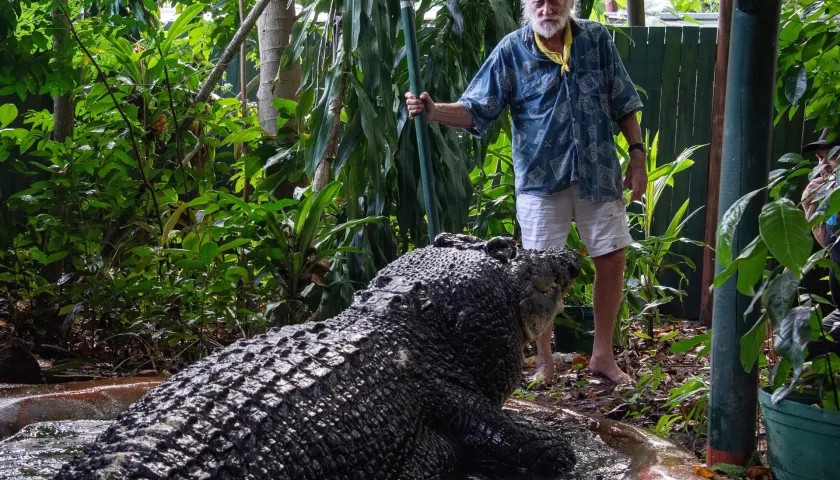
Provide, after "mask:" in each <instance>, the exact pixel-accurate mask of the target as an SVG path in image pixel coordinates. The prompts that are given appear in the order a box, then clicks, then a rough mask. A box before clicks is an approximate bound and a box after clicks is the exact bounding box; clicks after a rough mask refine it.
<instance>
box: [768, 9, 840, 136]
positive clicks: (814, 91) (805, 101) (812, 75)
mask: <svg viewBox="0 0 840 480" xmlns="http://www.w3.org/2000/svg"><path fill="white" fill-rule="evenodd" d="M838 18H840V0H788V1H786V2H784V3H783V4H782V13H781V25H780V30H779V57H778V60H777V64H778V67H777V69H778V74H777V78H778V80H777V81H776V95H775V105H776V111H777V112H778V113H777V116H776V120H775V121H776V123H778V122H779V121H780V120H781V119H782V118H783V117H784V115H787V116H788V117H789V118H793V116H794V115H795V114H796V113H797V111H799V110H803V109H804V116H805V118H806V119H813V120H815V121H816V122H815V128H816V129H817V130H818V131H819V130H822V129H823V128H833V127H834V126H835V125H838V124H840V110H838V109H837V107H836V103H837V102H836V99H837V98H838V96H840V82H838V75H839V74H840V73H839V72H840V71H838V69H837V61H838V55H840V31H839V30H838Z"/></svg>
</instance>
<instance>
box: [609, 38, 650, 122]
mask: <svg viewBox="0 0 840 480" xmlns="http://www.w3.org/2000/svg"><path fill="white" fill-rule="evenodd" d="M605 37H606V41H607V43H608V46H607V51H608V52H609V54H608V60H607V69H608V75H607V77H608V80H609V82H610V85H609V90H610V112H611V114H612V119H613V120H618V119H620V118H621V117H623V116H625V115H627V114H628V113H632V112H634V111H636V110H641V109H642V107H643V106H644V104H642V99H641V98H640V97H639V93H638V92H637V91H636V87H635V85H634V84H633V80H632V79H631V78H630V75H629V74H628V73H627V69H626V68H624V63H623V62H622V61H621V56H620V55H619V54H618V48H616V46H615V42H613V40H612V38H611V37H610V36H609V35H606V36H605Z"/></svg>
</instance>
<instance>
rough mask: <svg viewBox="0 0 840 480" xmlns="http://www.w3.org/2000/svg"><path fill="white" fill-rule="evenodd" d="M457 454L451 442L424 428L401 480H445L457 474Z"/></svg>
mask: <svg viewBox="0 0 840 480" xmlns="http://www.w3.org/2000/svg"><path fill="white" fill-rule="evenodd" d="M457 465H458V464H457V452H456V450H455V445H454V444H453V442H452V441H451V440H449V439H448V438H445V437H444V436H443V435H441V434H440V433H439V432H436V431H434V430H432V429H431V428H428V427H425V428H423V429H422V430H421V431H420V432H419V434H418V437H417V442H415V444H414V445H413V447H412V449H411V453H410V456H409V458H408V461H407V462H406V464H405V468H404V469H403V471H402V473H401V474H400V476H399V479H400V480H445V479H449V478H453V477H452V476H453V475H455V474H456V472H457Z"/></svg>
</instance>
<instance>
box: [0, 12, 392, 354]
mask: <svg viewBox="0 0 840 480" xmlns="http://www.w3.org/2000/svg"><path fill="white" fill-rule="evenodd" d="M203 9H204V6H203V5H202V4H195V5H191V6H188V7H186V8H184V9H183V10H182V11H181V12H180V14H179V16H178V17H177V18H176V20H175V21H174V22H173V23H171V24H170V25H168V26H167V27H166V28H164V27H161V26H157V25H154V24H151V25H149V24H143V23H140V22H137V21H132V22H130V23H131V25H132V27H136V28H138V29H139V32H140V35H139V37H135V38H131V39H129V38H130V37H128V36H127V35H126V32H127V31H128V30H127V27H126V26H125V25H123V24H117V25H114V24H112V23H110V22H109V21H105V20H103V19H102V18H99V17H92V18H85V19H82V20H78V19H76V18H75V17H74V16H73V14H72V10H66V11H65V12H66V13H67V16H68V17H70V18H72V19H73V22H72V23H71V32H70V33H71V34H72V37H71V38H72V39H73V42H74V46H75V48H76V49H77V52H78V55H77V56H75V57H71V58H73V59H74V60H73V62H74V63H73V64H72V65H70V67H71V69H70V70H71V71H73V72H74V73H73V75H74V76H77V79H76V80H74V81H73V82H72V84H74V85H75V84H76V83H77V82H78V87H74V88H73V89H72V97H73V98H72V99H73V103H74V105H75V109H74V117H75V118H74V120H75V128H74V129H73V130H72V134H71V136H70V137H68V138H67V139H66V140H64V141H56V140H54V139H53V138H52V135H51V134H52V128H53V117H52V115H51V114H49V113H48V112H46V111H39V110H30V111H19V109H18V107H16V106H15V105H13V104H5V105H0V169H2V170H4V172H5V173H12V174H13V175H16V176H18V177H23V178H28V179H30V180H29V181H28V185H26V186H25V187H24V188H22V189H19V190H17V191H14V192H10V195H9V196H8V201H4V202H1V203H0V205H1V207H0V295H2V296H6V297H9V298H10V299H12V300H13V301H12V302H11V303H10V304H11V305H12V306H13V307H15V308H18V311H16V312H14V315H15V318H14V320H15V322H16V323H19V324H20V325H21V326H22V327H25V328H22V329H21V330H22V331H26V332H29V333H30V334H31V335H32V337H33V338H34V339H35V340H36V341H37V342H56V341H61V340H62V339H63V340H65V341H67V342H73V343H72V345H73V346H74V347H75V348H76V349H80V350H81V351H82V352H88V353H89V352H91V351H93V350H97V351H99V353H100V354H104V355H109V356H113V357H114V358H115V360H120V362H122V361H128V363H130V364H132V366H133V367H137V368H139V366H140V365H143V364H148V363H149V362H151V365H152V366H153V368H158V369H161V368H169V367H175V368H177V366H178V365H180V364H181V363H182V362H186V363H189V362H191V361H193V360H195V358H196V357H198V356H201V355H205V354H207V353H208V352H209V351H210V350H212V349H213V348H215V347H216V346H218V345H221V344H224V343H227V342H229V341H231V340H233V339H234V338H237V337H240V336H250V335H253V334H256V333H259V332H262V331H264V330H265V329H266V328H267V327H269V326H271V325H275V324H284V323H294V322H299V321H302V320H305V319H307V318H310V317H311V316H313V315H315V314H316V313H317V312H321V313H322V314H323V312H335V311H337V310H340V309H341V308H342V307H343V306H345V305H346V304H347V303H349V300H350V298H351V296H352V290H353V288H354V287H355V286H356V285H354V284H352V283H351V280H349V276H350V271H349V270H350V266H349V264H348V257H347V254H348V253H349V252H353V253H354V254H355V255H356V261H358V259H359V258H362V259H363V258H367V256H366V254H365V253H364V252H362V251H361V250H360V249H358V248H353V247H352V246H351V244H352V243H353V242H354V240H355V238H356V237H357V235H358V233H359V231H360V229H361V228H362V227H363V226H364V225H378V224H380V223H383V221H384V223H385V224H386V225H387V219H386V218H381V217H374V216H357V217H354V218H353V219H350V220H348V218H347V214H346V209H347V207H346V205H348V204H353V203H355V202H348V201H347V198H349V197H347V196H346V195H345V192H346V191H347V189H346V185H345V184H344V183H342V182H333V183H332V184H329V185H328V186H327V188H325V189H324V190H322V191H321V192H317V193H313V192H311V191H310V190H309V189H301V190H300V191H299V192H297V194H296V195H294V196H293V195H291V194H290V195H288V196H287V197H286V198H279V197H278V196H276V195H275V193H277V191H278V188H277V184H278V180H279V179H285V180H287V181H294V180H296V179H297V178H298V177H295V172H294V170H295V169H296V165H297V164H296V163H295V161H294V158H293V157H289V156H288V155H287V154H286V152H287V150H288V148H289V147H290V146H294V145H295V144H296V143H297V142H298V141H299V139H300V138H305V137H307V136H308V132H307V129H306V122H305V115H304V114H303V112H301V109H307V108H308V106H307V100H306V98H307V97H306V96H304V98H303V99H302V102H301V103H292V104H291V105H289V104H287V103H283V102H278V103H277V107H278V111H279V113H280V115H281V117H282V119H283V122H282V127H283V128H282V129H281V130H280V132H281V134H280V135H278V136H276V137H275V136H264V135H263V134H262V131H261V129H260V127H259V125H258V122H257V117H256V114H255V112H254V110H253V109H251V110H250V112H251V113H249V114H248V115H243V114H242V110H241V108H240V101H239V100H237V99H235V98H225V97H224V95H225V94H226V90H225V87H224V86H220V88H218V89H217V94H218V95H217V96H216V97H215V98H211V99H210V101H208V102H206V103H199V104H194V102H193V92H195V91H197V90H198V89H199V87H200V86H201V81H202V79H203V78H204V77H205V76H206V75H207V73H208V71H209V70H210V69H212V68H214V67H215V65H214V64H212V63H211V62H210V61H208V59H209V58H211V57H212V55H213V52H214V50H215V46H214V45H213V44H212V42H211V41H209V40H208V38H210V35H209V32H211V31H213V30H215V29H214V27H212V25H211V22H207V21H205V20H204V19H203V18H202V15H201V14H202V12H203ZM24 11H27V10H26V7H24ZM28 12H30V13H31V15H32V17H25V16H24V17H22V18H23V20H25V21H26V22H29V23H23V24H20V25H24V26H26V25H37V24H38V22H37V21H35V20H34V19H35V18H36V17H37V16H38V15H42V16H43V15H49V14H50V12H49V10H43V11H42V10H37V9H30V10H28ZM27 18H31V19H32V20H31V21H30V20H27ZM35 53H36V54H43V55H52V53H48V52H46V51H44V52H40V53H39V52H35ZM51 74H55V75H57V73H55V72H51ZM21 84H23V85H24V88H23V90H22V91H23V97H26V95H29V94H33V93H37V91H36V92H33V91H32V90H31V89H30V88H29V87H27V86H26V85H27V84H26V82H25V81H24V80H23V79H21V80H20V81H19V82H18V83H15V84H11V85H7V84H2V83H0V88H5V89H8V88H9V87H11V88H12V89H11V91H12V92H17V91H18V90H19V87H20V85H21ZM44 91H45V92H49V89H45V90H44ZM310 98H311V96H310ZM308 105H309V106H311V100H310V101H309V104H308ZM187 118H189V119H191V121H189V122H187V123H184V119H187ZM278 148H279V149H280V150H279V151H278ZM298 175H299V174H298ZM246 179H250V181H251V182H252V184H253V185H254V186H253V187H251V188H250V189H249V188H247V186H246V185H247V182H246ZM283 193H285V192H283ZM24 309H26V311H23V310H24ZM102 348H105V349H106V353H103V352H102V351H100V350H99V349H102ZM120 364H122V363H120Z"/></svg>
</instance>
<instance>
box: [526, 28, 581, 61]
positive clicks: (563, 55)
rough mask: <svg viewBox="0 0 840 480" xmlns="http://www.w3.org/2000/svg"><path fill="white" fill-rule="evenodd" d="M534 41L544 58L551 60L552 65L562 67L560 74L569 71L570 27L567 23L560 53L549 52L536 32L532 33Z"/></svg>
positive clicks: (570, 51)
mask: <svg viewBox="0 0 840 480" xmlns="http://www.w3.org/2000/svg"><path fill="white" fill-rule="evenodd" d="M534 39H535V40H536V41H537V48H539V49H540V51H541V52H542V53H544V54H545V56H547V57H548V58H550V59H551V60H553V61H554V63H558V64H560V65H562V68H561V69H560V71H561V72H562V73H566V72H568V71H569V70H570V68H569V57H571V55H572V26H571V25H570V24H569V23H566V30H565V35H564V38H563V51H562V52H555V51H552V50H549V48H548V47H546V46H545V44H544V43H543V41H542V39H541V38H540V36H539V35H537V32H534Z"/></svg>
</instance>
